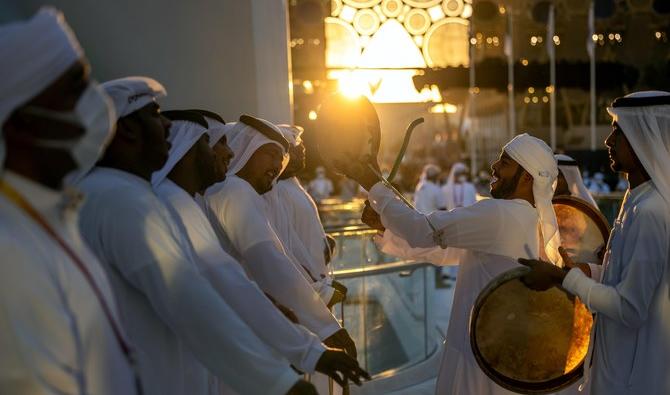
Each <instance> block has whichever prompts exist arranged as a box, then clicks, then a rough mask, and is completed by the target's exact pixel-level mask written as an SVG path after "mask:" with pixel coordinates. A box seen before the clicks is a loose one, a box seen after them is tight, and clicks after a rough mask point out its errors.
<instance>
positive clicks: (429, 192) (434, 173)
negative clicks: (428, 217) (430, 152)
mask: <svg viewBox="0 0 670 395" xmlns="http://www.w3.org/2000/svg"><path fill="white" fill-rule="evenodd" d="M440 172H441V170H440V168H439V167H438V166H436V165H432V164H428V165H425V166H424V167H423V171H422V172H421V176H420V177H419V183H418V184H416V189H415V190H414V206H415V207H416V209H417V211H419V212H422V213H424V214H430V213H432V212H433V211H436V210H444V209H445V208H446V207H447V202H446V199H445V196H444V194H443V193H442V189H440V186H439V185H438V181H437V180H438V177H439V176H440Z"/></svg>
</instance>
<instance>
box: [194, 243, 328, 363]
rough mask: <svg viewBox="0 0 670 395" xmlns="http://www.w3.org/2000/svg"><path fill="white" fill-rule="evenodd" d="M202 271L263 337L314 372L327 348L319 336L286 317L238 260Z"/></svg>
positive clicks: (279, 350) (268, 342)
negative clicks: (250, 278) (247, 273)
mask: <svg viewBox="0 0 670 395" xmlns="http://www.w3.org/2000/svg"><path fill="white" fill-rule="evenodd" d="M219 258H221V257H220V256H219ZM203 275H204V276H205V277H206V278H208V279H209V281H210V283H212V286H214V288H215V289H216V290H217V291H218V292H219V294H220V295H221V296H222V297H223V298H224V299H225V300H226V302H228V304H230V305H231V306H232V307H233V308H235V311H237V313H238V314H239V315H240V318H242V319H243V320H244V321H245V322H246V323H247V324H248V325H249V326H250V327H251V328H252V329H253V330H254V332H255V333H256V335H258V337H259V338H260V339H261V340H263V341H264V342H265V343H267V344H268V345H270V346H272V347H273V348H274V349H276V350H277V351H278V352H279V353H280V354H282V355H283V356H285V357H286V358H288V360H289V361H290V362H291V363H292V364H293V365H294V366H295V367H297V368H298V369H300V370H302V371H304V372H306V373H314V368H315V367H316V363H317V361H318V360H319V358H320V357H321V354H323V352H324V351H325V347H324V346H323V345H322V344H321V341H320V340H319V338H318V337H316V336H315V335H314V334H313V333H311V332H309V331H308V330H307V329H305V328H303V327H302V326H300V325H294V324H293V323H292V322H290V321H289V320H288V319H287V318H286V317H284V315H283V314H282V313H281V312H280V311H279V310H278V309H277V308H276V307H275V306H274V304H272V302H271V301H270V300H269V299H268V298H267V297H266V296H265V295H264V294H263V292H262V291H261V290H260V289H259V288H258V286H257V285H256V284H255V283H253V282H252V281H251V280H249V278H248V277H247V276H246V275H245V273H244V271H243V270H242V267H241V266H240V265H239V264H238V263H233V262H230V263H224V262H220V263H219V264H210V265H208V267H206V269H205V270H204V272H203Z"/></svg>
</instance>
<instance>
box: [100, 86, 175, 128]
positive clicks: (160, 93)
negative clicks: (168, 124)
mask: <svg viewBox="0 0 670 395" xmlns="http://www.w3.org/2000/svg"><path fill="white" fill-rule="evenodd" d="M102 87H103V88H104V89H105V92H106V93H107V95H109V97H111V98H112V101H113V102H114V107H115V108H116V116H117V117H118V118H122V117H125V116H126V115H129V114H132V113H134V112H135V111H137V110H139V109H140V108H142V107H144V106H146V105H147V104H149V103H152V102H155V101H156V99H159V98H161V97H165V95H166V94H167V93H166V92H165V88H164V87H163V85H161V84H160V82H158V81H156V80H155V79H153V78H149V77H125V78H119V79H116V80H111V81H107V82H105V83H103V84H102Z"/></svg>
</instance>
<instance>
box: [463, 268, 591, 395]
mask: <svg viewBox="0 0 670 395" xmlns="http://www.w3.org/2000/svg"><path fill="white" fill-rule="evenodd" d="M528 272H530V269H529V268H527V267H517V268H514V269H510V270H507V271H505V272H503V273H501V274H499V275H498V276H496V277H495V278H493V280H491V281H490V282H489V283H488V284H487V285H486V287H484V289H482V291H481V292H480V293H479V295H478V296H477V299H476V300H475V304H474V307H473V308H472V313H471V315H470V323H469V326H470V347H471V348H472V354H473V355H474V356H475V360H476V361H477V364H478V365H479V367H480V369H481V370H482V371H483V372H484V373H485V374H486V375H487V376H488V377H489V378H490V379H491V380H493V381H494V382H495V383H496V384H498V385H499V386H501V387H503V388H505V389H507V390H510V391H514V392H517V393H521V394H548V393H552V392H556V391H559V390H561V389H564V388H566V387H568V386H570V385H572V384H574V383H575V382H576V381H577V380H579V378H580V377H582V374H583V372H584V361H583V360H582V361H581V362H580V363H579V365H577V367H576V368H574V369H573V370H572V371H570V372H568V373H566V374H563V375H562V376H560V377H557V378H553V379H550V380H546V381H542V382H537V383H529V382H525V381H520V380H515V379H512V378H509V377H506V376H504V375H503V374H501V373H499V372H498V371H496V370H495V369H493V368H492V367H491V366H489V364H488V362H486V360H484V358H483V357H482V355H481V352H480V351H479V347H478V346H477V340H476V339H477V326H476V325H475V323H476V322H477V318H478V317H479V311H480V310H481V308H482V303H483V300H484V299H485V298H486V297H487V296H488V295H489V294H490V293H491V291H492V290H493V289H495V288H496V287H498V286H499V285H501V284H503V283H506V282H508V281H510V280H514V279H516V278H519V277H521V276H522V275H524V274H526V273H528ZM559 288H560V287H559ZM585 358H586V357H585Z"/></svg>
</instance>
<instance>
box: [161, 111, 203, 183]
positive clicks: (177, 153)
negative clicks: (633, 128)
mask: <svg viewBox="0 0 670 395" xmlns="http://www.w3.org/2000/svg"><path fill="white" fill-rule="evenodd" d="M206 132H207V128H205V127H203V126H202V125H200V124H197V123H195V122H191V121H183V120H176V121H172V126H171V127H170V133H169V134H168V138H167V140H168V142H169V143H170V144H171V145H170V151H169V153H168V159H167V161H166V162H165V165H164V166H163V168H162V169H160V170H158V171H156V172H154V173H153V174H152V175H151V185H153V186H154V187H156V186H158V184H160V183H161V182H162V181H163V180H164V179H165V178H166V177H167V176H168V174H170V172H171V171H172V169H174V167H175V166H176V165H177V163H179V161H180V160H181V159H182V158H183V157H184V156H185V155H186V153H188V151H190V150H191V148H193V146H194V145H195V143H197V142H198V140H199V139H200V137H202V135H204V134H205V133H206Z"/></svg>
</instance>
